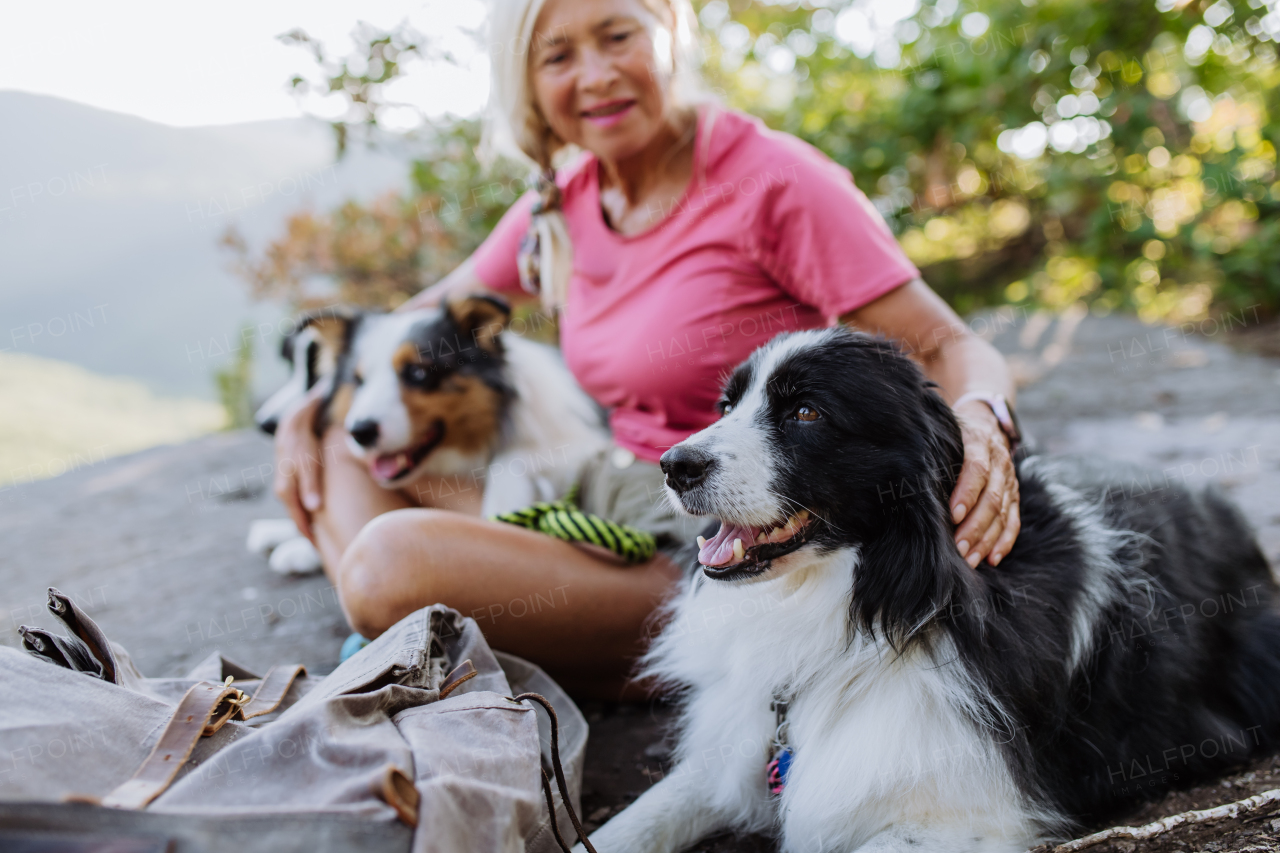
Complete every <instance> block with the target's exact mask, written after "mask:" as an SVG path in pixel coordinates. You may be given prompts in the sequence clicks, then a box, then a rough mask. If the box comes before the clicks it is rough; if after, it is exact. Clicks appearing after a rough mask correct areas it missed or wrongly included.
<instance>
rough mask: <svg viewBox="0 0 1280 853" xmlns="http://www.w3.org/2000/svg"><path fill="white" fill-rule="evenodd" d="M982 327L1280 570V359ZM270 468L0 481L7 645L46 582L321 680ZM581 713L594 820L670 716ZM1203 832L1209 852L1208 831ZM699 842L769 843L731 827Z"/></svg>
mask: <svg viewBox="0 0 1280 853" xmlns="http://www.w3.org/2000/svg"><path fill="white" fill-rule="evenodd" d="M972 325H973V328H974V329H975V331H978V332H979V333H982V334H985V335H987V336H989V337H990V338H991V339H993V340H994V342H995V343H996V344H997V346H999V347H1000V349H1001V350H1002V351H1004V352H1005V353H1006V354H1007V355H1008V357H1009V359H1010V361H1011V363H1012V364H1013V366H1014V368H1015V370H1016V371H1017V373H1018V375H1019V377H1020V378H1021V379H1022V380H1023V382H1024V384H1025V387H1024V388H1023V390H1022V392H1021V394H1020V397H1019V405H1018V409H1019V413H1020V415H1021V417H1022V420H1023V422H1024V426H1025V427H1026V428H1027V430H1028V432H1029V433H1030V434H1031V435H1032V436H1033V437H1034V438H1035V439H1036V440H1037V441H1038V442H1039V443H1040V444H1041V445H1042V446H1043V447H1044V448H1045V449H1047V450H1049V451H1051V452H1072V453H1076V452H1079V453H1091V454H1100V455H1104V456H1109V457H1113V458H1117V459H1127V460H1132V461H1137V462H1141V463H1144V464H1146V465H1148V466H1150V468H1151V469H1152V471H1153V479H1152V481H1151V482H1150V489H1151V493H1152V496H1153V499H1158V496H1159V487H1160V485H1161V484H1162V483H1165V482H1170V483H1171V482H1178V481H1186V482H1191V483H1198V482H1209V481H1214V482H1216V483H1218V484H1219V485H1220V486H1222V487H1223V488H1225V489H1226V490H1227V492H1228V493H1229V494H1231V495H1232V496H1233V497H1234V498H1235V499H1236V500H1237V501H1238V502H1239V503H1240V504H1241V506H1242V507H1243V509H1244V511H1245V514H1246V515H1247V516H1248V517H1249V518H1250V520H1251V521H1252V523H1253V524H1254V525H1255V527H1256V528H1257V529H1258V532H1259V537H1260V539H1261V541H1262V542H1263V544H1264V548H1265V550H1266V552H1267V554H1268V556H1269V557H1270V558H1271V560H1272V564H1273V566H1275V565H1277V564H1280V359H1275V358H1267V357H1264V356H1260V355H1252V354H1246V353H1241V352H1238V351H1236V350H1234V349H1232V348H1231V347H1229V346H1227V345H1226V341H1225V336H1224V335H1223V334H1221V333H1220V332H1219V333H1216V334H1214V332H1215V331H1218V330H1215V329H1212V328H1208V327H1205V328H1203V329H1202V330H1203V331H1205V332H1209V333H1210V334H1207V335H1201V334H1192V335H1187V334H1184V332H1183V330H1179V329H1174V330H1171V331H1166V330H1161V329H1156V328H1150V327H1146V326H1144V325H1142V324H1140V323H1138V322H1137V321H1135V320H1133V319H1131V318H1124V317H1109V318H1093V317H1083V318H1082V317H1080V316H1077V315H1065V316H1061V317H1050V316H1048V315H1031V316H1026V315H1019V314H1016V313H1013V312H1005V313H1002V314H993V315H985V316H983V317H980V318H975V319H974V320H973V321H972ZM271 475H272V470H271V448H270V444H269V442H268V441H267V439H265V438H263V437H261V436H259V435H256V434H253V433H247V432H246V433H232V434H220V435H216V436H211V437H208V438H204V439H201V440H198V441H195V442H191V443H189V444H185V445H181V446H174V447H159V448H154V449H152V450H148V451H144V452H142V453H137V454H134V455H131V456H127V457H122V458H118V459H112V460H108V461H105V462H100V463H97V464H89V465H86V466H84V467H82V468H80V469H78V470H75V471H72V472H70V473H68V474H65V475H63V476H61V477H58V478H56V479H53V480H46V481H42V482H37V483H29V484H26V485H21V486H11V487H8V488H4V489H3V490H0V542H3V543H4V547H3V549H0V643H4V644H6V645H11V646H14V645H18V637H17V633H16V628H17V626H18V625H19V624H22V623H30V624H42V625H50V624H52V620H51V619H50V618H49V617H48V616H47V614H45V613H44V611H43V608H44V602H45V593H44V590H45V588H46V587H48V586H51V585H52V586H57V587H59V588H61V589H62V590H63V591H64V592H67V593H69V594H71V595H72V596H74V597H75V598H76V599H77V601H79V602H80V603H81V604H82V605H83V606H84V607H85V608H86V609H87V610H88V611H89V613H90V614H91V615H92V616H93V617H94V618H95V619H97V620H98V621H99V622H100V623H101V624H102V626H103V628H104V629H105V630H106V631H107V633H108V635H109V636H111V637H112V638H113V639H115V640H116V641H117V642H120V643H122V644H123V645H124V646H126V647H127V648H128V649H129V650H130V651H131V652H132V654H133V655H134V658H135V660H136V661H137V662H138V664H139V666H140V667H141V669H142V670H143V671H144V672H145V673H146V674H148V675H153V676H163V675H176V674H179V673H182V672H184V671H185V670H186V669H187V668H188V667H190V666H191V665H193V664H194V663H196V662H197V661H199V660H200V659H202V658H204V657H205V656H206V655H207V654H208V653H209V652H210V651H212V650H214V649H220V650H222V652H223V653H224V654H226V655H227V656H228V657H230V658H232V659H234V660H236V661H238V662H239V663H241V664H243V665H245V666H247V667H250V668H256V669H265V668H266V667H268V666H270V665H272V664H274V663H280V662H286V661H289V662H292V661H300V662H302V663H305V664H307V665H308V666H309V667H311V668H312V670H313V671H314V672H318V673H323V672H326V671H328V670H329V669H331V668H332V667H333V666H334V665H336V663H337V656H338V648H339V646H340V644H341V641H342V639H343V637H345V636H346V634H347V633H348V629H347V628H346V626H345V622H344V620H343V617H342V613H341V609H340V608H339V606H338V603H337V600H336V596H335V594H334V590H333V589H332V587H331V586H330V585H329V584H328V583H327V582H326V581H325V580H324V579H323V578H322V577H320V576H316V577H311V578H305V579H297V578H289V577H282V576H278V575H276V574H274V573H272V572H271V571H269V570H268V569H267V566H266V561H265V559H263V558H262V557H260V556H257V555H253V554H250V553H248V552H247V551H246V549H245V536H246V534H247V532H248V526H249V522H250V521H251V520H253V519H257V518H272V517H282V516H283V515H284V512H283V510H282V508H281V507H280V506H279V504H278V503H277V502H276V501H275V499H274V498H273V497H272V496H271V495H270V480H271ZM584 710H585V711H586V713H587V714H588V717H589V719H590V720H591V724H592V740H591V744H590V746H589V748H588V756H587V776H586V790H585V791H584V798H583V799H584V803H583V804H584V812H585V816H586V817H587V818H588V820H589V822H590V823H591V824H593V825H598V824H599V823H602V822H603V821H604V820H606V819H607V818H608V817H609V816H610V815H612V814H614V813H616V812H617V811H619V810H620V809H621V808H622V807H623V806H625V804H626V803H628V802H630V801H631V800H632V799H634V798H635V797H636V796H638V795H639V793H640V792H642V791H643V790H644V788H645V787H647V786H648V785H649V784H651V783H652V782H653V781H654V780H656V779H657V778H660V776H661V773H662V772H663V760H664V758H665V755H666V751H665V749H664V748H663V746H662V731H663V726H664V724H665V723H667V722H669V719H670V709H669V708H667V707H666V706H664V705H662V704H661V703H654V704H652V705H649V706H644V705H636V706H626V705H623V706H618V705H607V704H599V703H596V704H587V705H585V706H584ZM1270 766H1271V765H1270V763H1269V762H1267V763H1265V764H1264V765H1260V768H1259V769H1257V770H1255V771H1253V777H1252V781H1250V780H1249V778H1248V777H1249V774H1247V773H1246V774H1245V775H1244V776H1242V777H1238V780H1239V779H1243V780H1244V781H1236V782H1233V783H1232V784H1231V785H1229V786H1225V787H1224V786H1217V787H1212V788H1205V789H1203V790H1202V791H1201V793H1200V794H1199V795H1197V798H1196V803H1197V805H1196V806H1195V807H1200V808H1202V807H1205V806H1208V805H1216V804H1218V803H1223V802H1230V801H1233V800H1237V799H1240V798H1242V797H1245V796H1248V795H1249V793H1253V792H1254V791H1252V790H1250V786H1251V785H1252V786H1253V787H1257V785H1261V784H1264V780H1265V781H1267V783H1269V782H1270V781H1273V779H1272V776H1273V775H1274V772H1273V771H1272V770H1269V769H1267V768H1270ZM1264 770H1265V771H1266V772H1263V771H1264ZM1233 778H1237V777H1233ZM1259 790H1261V789H1260V788H1259ZM1181 805H1185V798H1184V799H1183V800H1178V799H1177V798H1176V797H1172V798H1170V799H1169V801H1168V803H1167V804H1166V803H1161V804H1158V805H1157V806H1155V807H1153V809H1148V810H1145V811H1144V812H1143V813H1142V815H1141V818H1142V820H1144V821H1146V820H1151V819H1154V818H1155V817H1159V816H1161V815H1163V814H1170V813H1174V812H1176V811H1179V810H1181V808H1180V806H1181ZM1162 809H1164V810H1162ZM1169 809H1172V810H1173V811H1169ZM1269 819H1270V818H1268V820H1269ZM1237 830H1238V831H1237ZM1270 831H1271V830H1270V828H1269V824H1266V823H1265V822H1261V819H1260V820H1259V821H1249V822H1241V823H1240V826H1239V827H1237V828H1236V829H1235V830H1233V829H1231V828H1230V827H1225V828H1223V829H1222V831H1221V832H1220V833H1219V834H1218V836H1217V837H1216V840H1215V841H1213V842H1211V843H1214V844H1219V845H1221V846H1220V847H1218V848H1216V849H1221V850H1244V849H1275V848H1274V847H1267V846H1259V842H1260V841H1261V839H1262V838H1263V837H1265V833H1266V832H1270ZM1259 833H1262V835H1261V836H1260V835H1259ZM1166 843H1172V840H1166V842H1161V844H1166ZM1193 843H1194V844H1195V845H1197V846H1196V847H1194V848H1192V849H1210V848H1209V847H1208V846H1207V844H1205V837H1204V836H1203V834H1202V833H1200V834H1197V835H1196V836H1195V838H1194V841H1193ZM1261 843H1262V844H1264V845H1265V844H1271V843H1272V842H1270V841H1262V842H1261ZM1250 844H1252V845H1254V846H1253V847H1250V846H1249V845H1250ZM698 849H699V850H707V851H712V850H714V851H728V850H759V851H765V850H770V849H772V845H771V843H770V842H768V841H767V840H766V839H762V838H751V839H734V838H731V837H723V838H720V839H716V840H712V841H708V842H704V843H703V844H702V845H699V847H698ZM1136 849H1138V850H1156V849H1162V850H1163V849H1182V848H1177V847H1176V846H1174V847H1168V846H1159V847H1157V846H1154V845H1148V846H1145V847H1144V846H1142V845H1138V847H1137V848H1136Z"/></svg>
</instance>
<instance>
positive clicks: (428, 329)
mask: <svg viewBox="0 0 1280 853" xmlns="http://www.w3.org/2000/svg"><path fill="white" fill-rule="evenodd" d="M509 317H510V312H509V309H508V308H507V306H506V305H505V304H504V303H503V302H501V301H500V300H497V299H494V298H491V297H487V296H472V297H467V298H463V299H459V300H455V301H452V302H450V303H448V304H447V305H445V306H444V307H441V308H430V309H422V310H416V311H405V312H394V313H389V314H381V313H368V312H351V311H344V310H333V309H330V310H326V311H321V312H318V313H316V314H313V315H311V316H309V317H307V318H304V320H303V321H302V322H301V323H300V324H299V330H298V331H297V332H295V333H294V335H292V336H291V338H290V339H289V340H287V341H286V342H285V346H284V351H283V352H284V355H285V356H286V358H288V359H290V360H291V361H292V364H293V375H292V378H291V379H290V381H289V383H288V385H286V387H285V388H284V389H282V390H281V392H279V393H278V394H277V395H276V396H274V397H272V398H271V399H270V400H268V401H267V403H265V404H264V405H263V407H262V408H261V409H260V410H259V413H258V423H259V425H260V426H261V427H262V429H263V430H264V431H267V432H269V433H270V432H274V430H275V426H276V420H277V419H278V417H279V415H280V413H281V412H282V411H283V410H284V409H285V408H287V406H288V405H289V404H290V403H291V402H292V401H293V400H295V399H296V398H297V397H298V396H299V395H301V394H303V393H305V392H306V391H307V390H308V389H309V388H310V387H312V386H314V385H316V384H323V385H324V388H325V393H326V399H325V403H324V406H323V407H322V409H321V412H320V417H319V419H318V422H317V427H316V428H317V432H318V433H321V432H323V431H324V430H325V429H326V428H327V426H328V425H330V424H334V423H341V424H342V426H343V429H344V432H345V434H346V439H345V441H346V444H347V446H348V447H349V449H350V451H351V453H352V454H353V455H354V456H355V457H356V458H357V459H360V460H361V461H362V462H364V464H365V465H366V466H367V467H368V470H369V476H370V477H372V478H373V480H374V481H375V482H376V483H377V484H378V485H380V486H382V487H383V488H386V489H405V488H409V487H412V486H414V484H415V483H417V482H418V481H419V480H422V479H423V478H424V477H427V476H429V475H434V476H437V477H440V476H443V477H447V478H449V479H448V483H449V484H450V485H449V486H448V487H449V488H454V489H466V488H483V505H482V509H481V511H482V513H483V514H484V515H486V516H488V515H492V514H495V513H500V512H505V511H507V510H512V509H517V508H520V507H523V506H527V505H529V504H531V503H534V502H535V501H540V500H553V499H556V498H559V497H562V496H563V495H564V494H565V493H566V492H567V491H568V489H569V487H570V486H571V485H572V484H573V483H574V482H576V480H577V478H578V476H579V474H580V473H581V470H582V466H583V464H584V463H585V461H586V460H587V459H588V458H590V457H591V456H593V455H594V454H596V453H597V452H599V451H600V450H601V449H602V448H603V447H605V446H606V445H607V443H608V438H609V437H608V430H607V428H606V427H605V425H604V422H603V418H602V413H601V411H600V409H599V407H598V406H597V405H596V403H595V402H594V401H593V400H591V398H590V397H588V396H587V395H586V393H585V392H584V391H582V389H581V388H580V387H579V386H578V385H577V383H576V382H575V381H574V379H573V376H572V374H570V373H569V371H568V369H567V368H566V367H565V365H564V363H563V361H562V360H561V358H560V356H559V353H558V352H557V351H556V350H555V349H554V348H552V347H549V346H545V345H543V344H538V343H533V342H531V341H527V340H525V339H523V338H521V337H518V336H516V335H514V334H512V333H510V332H509V331H507V324H508V320H509ZM410 492H411V493H412V489H410ZM293 535H294V536H296V535H297V534H296V531H294V533H293ZM261 538H269V537H266V534H265V532H264V534H263V537H261ZM304 541H305V540H304ZM263 544H265V543H263ZM282 570H287V569H282Z"/></svg>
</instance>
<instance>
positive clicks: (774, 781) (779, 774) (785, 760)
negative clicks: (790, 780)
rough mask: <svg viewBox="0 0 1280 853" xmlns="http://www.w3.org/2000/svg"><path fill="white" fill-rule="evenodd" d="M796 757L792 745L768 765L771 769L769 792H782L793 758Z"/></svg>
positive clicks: (775, 794)
mask: <svg viewBox="0 0 1280 853" xmlns="http://www.w3.org/2000/svg"><path fill="white" fill-rule="evenodd" d="M794 757H795V753H793V752H792V751H791V747H784V748H783V750H782V751H781V752H779V753H778V754H776V755H775V756H774V757H773V760H772V761H770V762H769V763H768V765H767V766H766V769H767V770H768V771H769V793H770V794H772V795H773V796H775V797H776V796H778V795H779V794H781V793H782V789H783V788H785V787H786V785H787V773H789V772H790V771H791V759H792V758H794Z"/></svg>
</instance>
